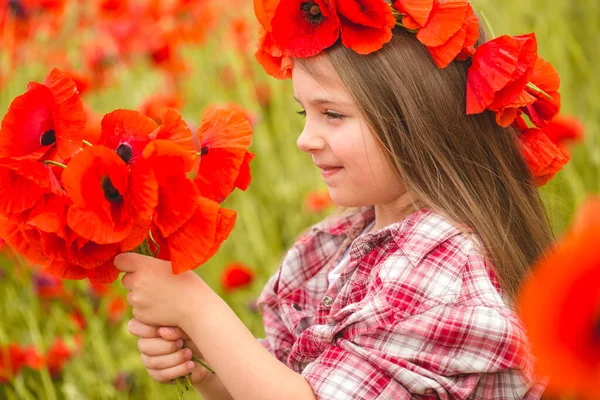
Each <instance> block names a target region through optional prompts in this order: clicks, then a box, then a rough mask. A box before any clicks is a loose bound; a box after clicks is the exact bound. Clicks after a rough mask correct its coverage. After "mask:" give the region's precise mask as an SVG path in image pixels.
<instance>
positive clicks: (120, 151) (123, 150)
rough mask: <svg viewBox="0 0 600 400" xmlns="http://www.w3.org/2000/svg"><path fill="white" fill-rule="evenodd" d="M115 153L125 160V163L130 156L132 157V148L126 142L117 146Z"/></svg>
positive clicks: (129, 159)
mask: <svg viewBox="0 0 600 400" xmlns="http://www.w3.org/2000/svg"><path fill="white" fill-rule="evenodd" d="M117 155H118V156H119V157H121V160H123V161H125V163H126V164H129V161H131V157H133V149H132V148H131V146H130V145H128V144H120V145H119V147H117Z"/></svg>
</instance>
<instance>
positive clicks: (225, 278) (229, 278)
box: [221, 262, 255, 291]
mask: <svg viewBox="0 0 600 400" xmlns="http://www.w3.org/2000/svg"><path fill="white" fill-rule="evenodd" d="M254 275H255V272H254V271H253V270H251V269H250V268H249V267H248V266H246V265H244V264H242V263H239V262H235V263H231V264H229V265H228V266H227V267H225V269H224V270H223V272H222V273H221V286H222V287H223V289H225V290H227V291H231V290H236V289H241V288H243V287H246V286H249V285H250V284H251V283H252V281H253V280H254Z"/></svg>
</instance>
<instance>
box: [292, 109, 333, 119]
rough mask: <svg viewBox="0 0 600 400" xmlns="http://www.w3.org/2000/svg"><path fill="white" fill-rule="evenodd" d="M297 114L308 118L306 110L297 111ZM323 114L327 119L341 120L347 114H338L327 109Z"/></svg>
mask: <svg viewBox="0 0 600 400" xmlns="http://www.w3.org/2000/svg"><path fill="white" fill-rule="evenodd" d="M296 114H298V115H301V116H302V117H304V118H306V110H301V111H296ZM321 114H323V115H325V116H326V117H327V119H334V120H341V119H344V118H345V115H342V114H338V113H336V112H332V111H325V112H322V113H321Z"/></svg>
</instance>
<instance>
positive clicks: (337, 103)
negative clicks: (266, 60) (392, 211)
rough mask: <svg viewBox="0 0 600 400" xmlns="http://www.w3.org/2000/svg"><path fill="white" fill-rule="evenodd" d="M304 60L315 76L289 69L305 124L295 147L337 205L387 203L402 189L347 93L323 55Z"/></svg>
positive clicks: (353, 205) (350, 205)
mask: <svg viewBox="0 0 600 400" xmlns="http://www.w3.org/2000/svg"><path fill="white" fill-rule="evenodd" d="M309 62H311V63H312V65H311V67H313V68H314V69H315V72H316V74H318V80H317V79H315V78H314V77H313V76H312V75H311V74H309V73H308V72H307V71H305V70H304V69H302V68H300V67H296V68H294V71H293V77H292V82H293V85H294V98H295V99H296V101H298V103H299V104H300V106H301V107H302V108H303V110H302V111H301V112H300V113H301V114H302V115H305V118H306V123H305V125H304V130H303V131H302V133H301V134H300V136H299V137H298V141H297V145H298V147H299V148H300V150H302V151H304V152H306V153H308V154H310V156H311V157H312V160H313V162H314V163H315V164H316V165H317V167H318V168H319V169H320V170H321V175H322V177H323V180H324V181H325V184H326V185H327V187H328V189H329V194H330V195H331V198H332V199H333V201H334V202H335V203H336V204H338V205H340V206H342V207H360V206H368V205H377V204H389V203H392V202H394V200H396V199H397V198H398V197H400V196H401V195H402V194H404V193H405V192H406V189H405V188H404V184H403V183H402V181H401V180H400V179H399V178H398V176H397V175H396V174H395V173H394V169H393V166H392V164H391V163H390V162H389V161H388V160H387V159H386V157H385V155H384V153H383V150H382V149H381V148H380V147H379V146H378V145H377V142H376V139H375V136H374V135H373V134H372V132H371V131H370V129H369V127H368V125H367V123H366V121H365V119H364V117H363V116H362V115H361V114H360V113H359V111H358V108H357V106H356V104H355V103H354V101H353V100H352V96H351V95H350V93H348V91H347V89H346V88H345V87H344V85H343V83H342V81H341V79H340V77H339V76H338V74H337V73H336V72H335V70H334V69H333V66H332V65H331V63H330V62H329V61H328V60H327V58H326V57H321V56H317V57H314V58H312V59H311V60H310V61H309Z"/></svg>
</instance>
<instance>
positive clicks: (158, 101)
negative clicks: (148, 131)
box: [140, 94, 183, 124]
mask: <svg viewBox="0 0 600 400" xmlns="http://www.w3.org/2000/svg"><path fill="white" fill-rule="evenodd" d="M182 105H183V100H182V99H181V97H179V96H178V95H176V94H157V95H154V96H150V97H148V98H146V99H145V100H144V102H143V103H142V105H140V112H141V113H142V114H144V115H145V116H147V117H150V118H152V119H153V120H154V121H155V122H156V123H157V124H161V123H162V117H163V114H164V112H165V111H167V110H168V109H174V110H179V109H181V106H182Z"/></svg>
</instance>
